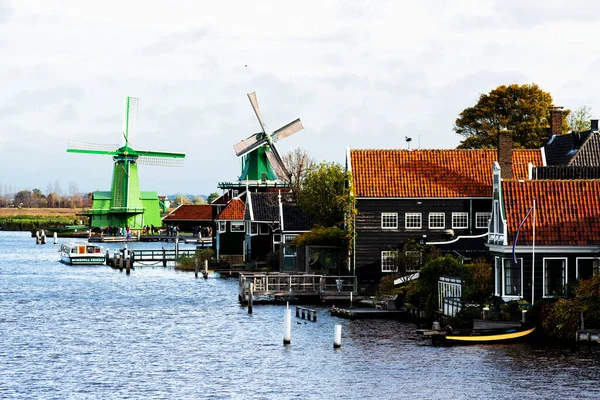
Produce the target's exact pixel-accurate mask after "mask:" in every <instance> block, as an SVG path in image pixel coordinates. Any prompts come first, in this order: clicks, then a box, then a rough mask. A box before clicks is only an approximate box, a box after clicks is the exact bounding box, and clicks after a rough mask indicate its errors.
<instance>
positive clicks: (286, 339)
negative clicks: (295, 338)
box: [283, 303, 292, 346]
mask: <svg viewBox="0 0 600 400" xmlns="http://www.w3.org/2000/svg"><path fill="white" fill-rule="evenodd" d="M290 343H292V310H290V305H289V303H288V306H287V308H286V309H285V310H283V345H284V346H287V345H289V344H290Z"/></svg>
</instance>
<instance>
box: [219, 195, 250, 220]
mask: <svg viewBox="0 0 600 400" xmlns="http://www.w3.org/2000/svg"><path fill="white" fill-rule="evenodd" d="M245 211H246V204H245V203H244V202H243V201H242V200H240V199H233V200H231V201H230V202H229V203H228V204H227V206H225V208H224V209H223V211H221V212H220V213H219V215H218V216H217V218H215V219H218V220H226V221H242V220H244V213H245Z"/></svg>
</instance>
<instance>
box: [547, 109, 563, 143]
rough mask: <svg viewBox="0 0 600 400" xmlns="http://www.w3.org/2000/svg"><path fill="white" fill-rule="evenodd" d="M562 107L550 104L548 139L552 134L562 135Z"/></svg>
mask: <svg viewBox="0 0 600 400" xmlns="http://www.w3.org/2000/svg"><path fill="white" fill-rule="evenodd" d="M562 109H563V107H555V106H552V108H551V109H550V128H549V129H548V140H550V139H552V136H554V135H562V114H563V112H562Z"/></svg>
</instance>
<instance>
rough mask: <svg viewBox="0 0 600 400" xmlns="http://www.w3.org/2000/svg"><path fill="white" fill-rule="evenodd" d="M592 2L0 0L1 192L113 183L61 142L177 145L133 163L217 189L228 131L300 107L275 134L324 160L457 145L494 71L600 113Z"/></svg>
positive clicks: (149, 175) (195, 188) (164, 183)
mask: <svg viewBox="0 0 600 400" xmlns="http://www.w3.org/2000/svg"><path fill="white" fill-rule="evenodd" d="M599 20H600V2H591V1H582V0H570V1H555V0H544V1H537V0H535V1H533V0H529V1H510V0H509V1H451V0H450V1H449V0H429V1H426V2H418V1H402V0H395V1H388V0H377V1H348V0H346V1H336V0H316V1H313V0H303V1H293V2H292V1H283V0H275V1H271V0H261V1H253V2H250V1H204V0H180V1H175V2H167V1H154V0H145V1H137V0H135V1H128V0H119V1H115V0H104V1H102V2H91V1H81V0H60V1H55V2H51V1H47V0H0V55H1V57H0V59H1V60H2V61H1V62H0V79H1V82H2V90H1V91H0V162H1V163H2V169H1V172H0V194H5V193H6V191H7V190H10V189H11V188H12V189H13V190H17V191H18V190H23V189H29V190H32V189H35V188H38V189H40V190H41V191H42V192H44V193H46V192H47V191H49V190H50V189H51V188H57V187H59V188H60V189H61V190H62V191H63V192H64V193H63V194H67V193H68V191H69V190H70V189H77V190H78V191H80V192H90V191H95V190H110V180H111V176H112V165H113V162H112V159H111V157H108V156H96V155H83V154H72V153H67V152H66V149H67V147H68V143H69V140H77V141H85V142H94V143H102V144H115V145H117V144H119V143H120V141H121V129H122V121H123V104H124V99H125V97H126V96H134V97H138V98H139V99H140V103H139V113H138V117H137V129H136V132H135V133H134V134H133V136H132V137H131V138H130V139H131V142H130V144H131V147H133V148H134V149H139V150H152V151H169V152H183V153H185V154H186V158H185V163H184V166H183V167H179V168H172V167H171V168H169V167H158V166H146V165H143V166H140V167H139V171H140V172H139V174H140V182H141V189H142V190H149V191H157V192H158V193H159V194H176V193H190V194H209V193H212V192H219V190H218V188H217V184H218V182H232V181H236V180H237V178H238V176H239V175H240V172H241V171H240V162H239V160H238V158H237V157H236V155H235V153H234V151H233V145H234V144H235V143H236V142H238V141H239V140H241V139H244V138H246V137H248V136H250V135H251V134H253V133H255V132H258V131H259V125H258V122H257V120H256V117H255V115H254V112H253V111H252V108H251V105H250V102H249V101H248V98H247V96H246V94H247V93H250V92H253V91H256V92H257V96H258V102H259V105H260V109H261V112H262V115H263V117H264V119H265V121H266V124H267V126H268V127H269V129H270V130H275V129H277V128H279V127H280V126H282V125H284V124H286V123H288V122H290V121H292V120H294V119H295V118H298V117H299V118H301V120H302V123H303V125H304V128H305V129H304V130H303V131H301V132H298V133H296V134H295V135H293V136H290V137H287V138H285V139H282V140H280V141H278V142H277V144H276V145H277V148H278V150H279V151H280V153H283V154H285V153H287V152H289V151H292V150H293V149H296V148H301V149H303V150H305V151H307V152H308V153H309V154H310V155H311V156H312V157H313V158H314V159H315V160H316V161H317V162H320V161H333V162H338V163H340V164H342V165H343V164H344V162H345V157H346V151H347V148H353V149H367V148H368V149H371V148H373V149H375V148H385V149H404V148H407V142H406V141H405V138H406V137H411V138H412V142H411V147H412V148H413V149H415V148H422V149H425V148H428V149H434V148H453V147H456V146H457V145H458V144H459V142H460V140H461V137H460V136H458V135H457V134H456V133H455V132H454V131H453V129H452V128H453V126H454V122H455V120H456V118H457V117H458V115H459V113H460V112H461V111H462V110H464V109H465V108H467V107H470V106H473V105H474V104H475V103H476V102H477V100H478V98H479V96H480V95H481V94H484V93H489V92H490V91H491V90H492V89H494V88H496V87H497V86H499V85H509V84H513V83H517V84H530V83H535V84H537V85H539V86H540V87H541V88H542V89H543V90H545V91H547V92H550V93H551V94H552V96H553V99H554V103H555V105H559V106H564V107H565V108H568V109H577V108H580V107H582V106H588V107H590V108H591V112H592V116H593V117H595V118H598V117H599V116H600V96H598V94H597V93H595V92H596V90H599V89H600V68H598V65H599V61H600V60H599V58H600V52H599V48H600V44H599V42H598V38H599V37H600V23H599V22H600V21H599Z"/></svg>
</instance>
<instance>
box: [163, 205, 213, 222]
mask: <svg viewBox="0 0 600 400" xmlns="http://www.w3.org/2000/svg"><path fill="white" fill-rule="evenodd" d="M163 220H164V221H172V220H177V221H212V206H211V205H210V204H183V205H180V206H179V207H177V208H176V209H175V210H173V211H171V213H170V214H169V215H167V216H166V217H164V218H163Z"/></svg>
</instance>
